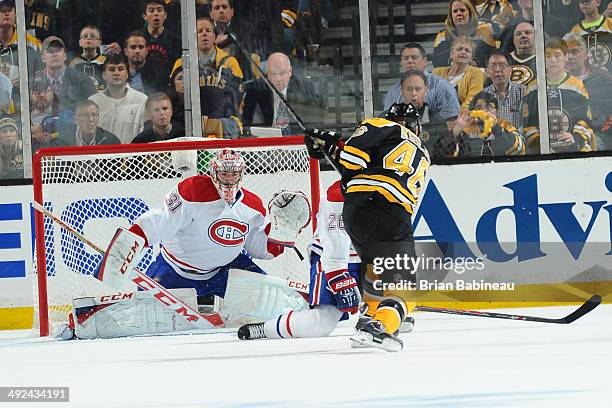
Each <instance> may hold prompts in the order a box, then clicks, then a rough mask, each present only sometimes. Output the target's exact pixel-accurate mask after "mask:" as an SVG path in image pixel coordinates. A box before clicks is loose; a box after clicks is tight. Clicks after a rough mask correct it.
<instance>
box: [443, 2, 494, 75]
mask: <svg viewBox="0 0 612 408" xmlns="http://www.w3.org/2000/svg"><path fill="white" fill-rule="evenodd" d="M445 27H446V28H445V29H444V30H442V31H440V32H439V33H438V35H437V36H436V39H435V41H434V50H433V56H432V63H433V65H434V67H444V66H448V65H449V60H450V50H451V45H452V43H453V41H455V40H456V39H457V38H458V37H459V36H462V35H465V36H467V37H469V38H470V40H472V41H473V42H474V44H475V49H474V57H473V62H472V64H473V65H476V66H478V67H484V66H485V62H486V58H487V57H488V55H489V53H490V52H491V51H493V50H494V49H495V48H497V45H496V42H495V39H494V38H493V31H492V28H491V24H486V23H484V24H483V23H479V22H478V14H477V13H476V10H475V9H474V6H472V3H470V0H454V1H451V2H450V3H449V6H448V15H447V17H446V23H445Z"/></svg>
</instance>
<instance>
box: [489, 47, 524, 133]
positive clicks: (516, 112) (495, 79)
mask: <svg viewBox="0 0 612 408" xmlns="http://www.w3.org/2000/svg"><path fill="white" fill-rule="evenodd" d="M510 61H511V60H510V58H509V57H508V55H507V54H506V52H504V51H502V50H496V51H494V52H492V53H491V55H489V58H487V68H486V73H487V76H488V77H489V78H490V79H491V82H492V84H491V85H489V86H487V87H486V88H484V89H483V91H484V92H486V93H489V94H492V95H493V96H495V98H496V99H497V105H498V108H497V112H498V115H499V117H501V118H503V119H506V120H507V121H508V122H510V123H511V124H512V126H514V127H515V128H516V129H518V131H519V133H520V134H522V133H523V111H522V109H521V106H522V103H523V93H524V90H525V86H524V85H522V84H517V83H514V82H512V81H510V75H512V67H511V66H510Z"/></svg>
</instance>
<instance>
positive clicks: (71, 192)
mask: <svg viewBox="0 0 612 408" xmlns="http://www.w3.org/2000/svg"><path fill="white" fill-rule="evenodd" d="M181 139H182V140H181ZM181 139H174V140H172V141H169V142H161V143H150V144H133V145H112V146H86V147H61V148H47V149H41V150H39V151H38V152H37V153H36V155H35V156H34V162H33V183H34V200H35V201H36V202H38V203H40V204H41V205H43V206H44V207H45V208H46V209H47V210H49V211H51V212H53V213H55V214H56V215H57V216H59V217H60V218H61V219H62V220H63V221H64V222H66V223H67V224H69V225H71V226H72V227H74V228H75V229H76V230H77V231H79V232H80V233H81V234H83V235H84V236H85V237H87V238H88V239H90V240H91V241H93V242H94V243H96V244H97V245H99V246H100V247H102V248H106V247H107V245H108V243H109V241H110V239H111V238H112V236H113V234H114V232H115V230H116V229H117V227H120V226H123V227H129V226H130V225H131V224H132V223H133V221H134V220H135V219H136V218H137V217H138V216H140V215H141V214H142V213H144V212H145V211H146V210H148V209H149V208H155V207H159V206H161V203H162V200H163V198H164V196H165V195H166V194H167V193H168V192H169V191H170V190H171V189H172V187H173V186H174V185H175V184H176V183H178V182H179V181H181V180H182V179H184V178H186V177H189V176H192V175H195V174H206V173H207V171H208V165H209V164H210V159H211V157H212V156H213V154H214V153H215V152H217V151H219V150H221V149H224V148H229V149H233V150H236V151H238V152H240V153H241V154H242V156H243V157H244V159H245V161H246V170H245V175H244V178H243V183H242V186H243V187H244V188H246V189H247V190H250V191H252V192H254V193H255V194H257V195H259V197H260V198H261V199H262V201H263V203H264V206H266V205H267V204H268V202H269V200H270V199H271V198H272V195H273V194H274V193H275V192H277V191H279V190H283V189H284V190H300V191H303V192H304V193H306V195H307V196H308V197H309V199H310V200H311V204H312V228H306V229H304V231H302V233H301V234H300V236H299V238H298V241H297V242H296V246H298V248H300V250H301V251H302V252H304V251H305V250H306V248H307V245H308V244H309V243H310V241H311V240H312V237H313V231H314V229H315V219H316V218H315V217H316V214H317V210H318V205H319V197H320V184H319V183H320V181H319V164H318V162H317V161H316V160H313V159H310V158H309V156H308V152H307V151H306V147H305V146H304V144H303V138H301V137H284V138H261V139H238V140H225V139H202V138H181ZM177 140H178V141H177ZM34 216H35V222H36V227H35V231H36V232H35V233H36V257H35V265H34V276H33V279H32V281H33V286H34V321H33V334H34V335H39V336H41V337H42V336H47V335H49V333H50V332H51V329H52V327H53V326H54V325H55V324H58V323H67V321H68V313H69V312H70V309H71V304H72V300H73V299H74V298H75V297H83V296H102V295H108V294H109V292H110V293H112V290H111V289H109V288H108V287H106V286H105V285H103V284H102V283H101V282H100V281H98V280H97V279H96V278H95V277H94V276H92V274H93V273H94V272H95V270H96V267H97V265H98V263H99V261H100V259H101V255H99V254H98V253H97V252H95V251H94V250H93V249H91V248H89V247H88V246H87V245H86V244H84V243H83V242H82V241H81V240H80V239H78V238H77V237H75V236H73V235H72V234H70V233H69V232H68V231H65V230H64V229H62V228H61V227H60V226H59V225H57V224H56V223H54V222H53V221H52V220H51V219H50V218H48V217H44V216H43V214H41V213H40V212H38V211H36V213H35V215H34ZM158 252H159V248H154V249H153V250H150V251H149V253H148V254H147V255H146V256H145V258H144V259H143V261H142V262H141V263H140V268H141V269H143V270H144V269H146V267H147V266H148V265H149V264H150V262H151V261H152V259H154V257H155V256H156V255H157V253H158ZM255 262H256V263H257V264H259V265H260V266H261V267H262V268H264V270H266V271H267V272H268V273H270V274H271V275H274V276H279V277H283V278H291V279H294V280H297V281H301V282H305V283H308V281H309V270H310V265H309V263H308V259H305V260H302V261H300V259H299V258H298V257H297V256H296V254H294V253H293V251H285V253H284V254H283V255H281V256H280V257H278V258H275V259H273V260H269V261H261V260H255Z"/></svg>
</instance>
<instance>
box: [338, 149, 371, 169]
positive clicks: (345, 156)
mask: <svg viewBox="0 0 612 408" xmlns="http://www.w3.org/2000/svg"><path fill="white" fill-rule="evenodd" d="M340 160H344V161H346V162H349V163H351V164H352V165H353V166H359V167H361V168H362V169H365V168H367V167H368V163H366V161H365V160H363V159H362V158H361V157H359V156H353V155H352V154H350V153H347V152H345V151H344V150H343V151H341V152H340Z"/></svg>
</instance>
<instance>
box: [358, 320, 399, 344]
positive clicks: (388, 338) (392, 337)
mask: <svg viewBox="0 0 612 408" xmlns="http://www.w3.org/2000/svg"><path fill="white" fill-rule="evenodd" d="M351 347H353V348H363V347H376V348H380V349H383V350H386V351H395V352H397V351H402V348H403V347H404V343H403V342H402V340H401V339H400V338H399V337H397V332H396V333H393V334H389V333H387V332H386V330H385V328H384V326H383V324H382V323H381V322H379V321H378V320H370V321H369V322H367V323H366V324H365V325H364V326H362V328H361V329H357V331H356V333H355V334H354V335H353V336H351Z"/></svg>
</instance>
